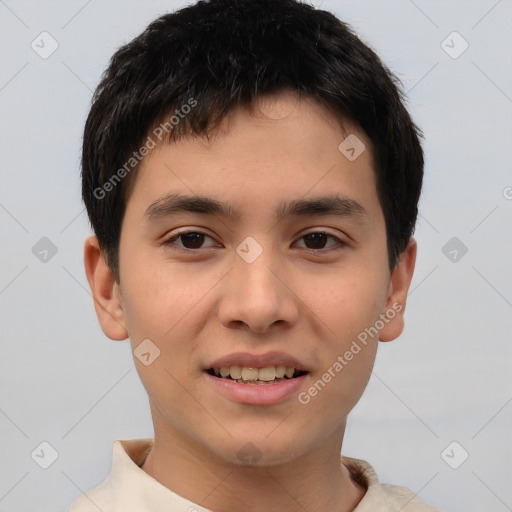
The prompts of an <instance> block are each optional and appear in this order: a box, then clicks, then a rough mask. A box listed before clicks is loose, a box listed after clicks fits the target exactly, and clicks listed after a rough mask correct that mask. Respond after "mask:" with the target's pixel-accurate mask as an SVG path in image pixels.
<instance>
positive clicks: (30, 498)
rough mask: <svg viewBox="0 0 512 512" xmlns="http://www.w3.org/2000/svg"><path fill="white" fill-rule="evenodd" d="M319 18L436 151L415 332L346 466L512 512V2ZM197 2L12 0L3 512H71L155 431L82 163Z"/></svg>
mask: <svg viewBox="0 0 512 512" xmlns="http://www.w3.org/2000/svg"><path fill="white" fill-rule="evenodd" d="M314 3H315V5H322V7H323V8H326V9H328V10H332V11H333V12H335V13H336V14H337V15H338V16H339V17H341V18H342V19H343V20H345V21H347V22H349V23H350V24H352V25H353V26H354V28H355V29H356V31H357V32H358V33H359V34H360V35H361V37H362V38H363V39H364V40H365V41H367V42H368V43H370V44H371V45H372V46H373V47H374V48H375V49H376V50H377V52H378V53H379V54H380V55H381V56H382V58H383V59H384V60H385V62H386V63H387V64H388V65H389V66H390V67H391V68H392V69H393V70H394V71H395V72H397V73H398V75H399V76H400V78H401V79H402V80H403V83H404V87H405V90H406V91H407V92H408V95H409V98H410V110H411V112H412V114H413V117H414V119H415V120H416V121H417V123H418V124H419V125H420V126H421V127H422V129H423V130H424V132H425V136H426V141H425V150H426V177H425V187H424V193H423V197H422V200H421V203H420V207H421V216H420V219H419V223H418V226H417V230H416V234H415V237H416V239H417V241H418V245H419V255H418V261H417V267H416V272H415V277H414V280H413V284H412V286H411V291H410V296H409V300H408V308H407V314H406V329H405V332H404V334H403V335H402V337H401V338H400V339H399V340H397V341H394V342H392V343H388V344H383V343H381V344H380V351H379V353H378V357H377V363H376V366H375V371H374V375H373V376H372V379H371V381H370V383H369V385H368V388H367V391H366V393H365V395H364V397H363V398H362V400H361V402H360V403H359V404H358V405H357V406H356V408H355V410H354V412H353V414H352V415H351V417H350V419H349V426H348V429H347V433H346V437H345V442H344V453H345V454H346V455H349V456H354V457H358V458H363V459H366V460H368V461H370V462H371V463H372V464H373V465H374V467H375V468H376V470H377V472H378V474H379V477H380V479H381V481H383V482H388V483H394V484H398V485H405V486H407V487H409V488H410V489H412V490H413V491H414V492H418V493H419V495H420V496H421V497H422V498H423V499H424V500H426V501H427V502H430V503H432V504H435V505H437V506H439V507H441V508H443V509H444V510H445V511H460V510H465V511H477V510H478V511H481V510H486V511H496V512H501V511H506V510H512V485H511V476H512V448H511V443H510V431H511V425H512V404H511V401H512V383H511V373H512V372H511V361H512V348H511V343H510V333H511V331H512V322H511V318H512V315H511V312H512V310H511V308H512V289H511V277H512V276H511V274H512V272H511V266H510V261H512V257H511V256H512V222H511V212H512V165H511V164H512V162H511V160H512V158H511V156H512V152H511V149H510V148H511V143H510V141H511V140H512V124H511V122H510V120H511V113H512V60H511V54H512V33H511V30H512V28H511V27H512V1H511V0H500V1H496V0H479V1H468V0H464V1H446V0H444V1H434V0H430V1H429V0H415V1H412V0H393V1H369V0H365V1H362V0H358V1H324V2H320V1H317V2H314ZM182 5H185V2H176V1H156V0H153V1H137V2H136V1H122V2H121V1H113V0H90V1H86V0H72V1H69V0H68V1H61V2H51V1H42V0H40V1H23V0H17V1H16V0H0V30H1V40H2V44H1V49H0V59H1V68H0V112H1V127H0V141H1V142H0V144H1V147H0V173H1V175H0V230H1V233H2V238H1V239H2V245H1V249H2V265H1V270H0V308H1V330H2V344H1V357H0V374H1V386H0V435H1V438H2V456H1V458H0V511H3V512H6V511H9V512H18V511H26V510H38V511H40V512H45V511H65V510H66V509H67V506H68V505H69V503H70V502H71V501H72V500H73V499H74V498H76V497H77V496H78V495H79V494H80V492H81V491H84V490H87V489H89V488H91V487H92V486H94V485H96V484H98V483H99V482H100V481H102V480H103V479H104V478H105V477H106V475H107V474H108V472H109V469H110V462H111V449H112V441H113V440H114V439H126V438H135V437H146V436H151V435H152V425H151V419H150V415H149V407H148V404H147V397H146V395H145V392H144V390H143V388H142V385H141V384H140V383H139V380H138V376H137V374H136V371H135V368H134V363H133V361H132V355H131V354H130V349H129V345H128V341H124V342H113V341H110V340H107V339H106V338H105V337H104V336H103V334H102V332H101V330H100V328H99V326H98V324H97V321H96V317H95V313H94V310H93V304H92V299H91V297H90V294H89V290H88V286H87V282H86V279H85V275H84V270H83V264H82V245H83V240H84V238H85V237H86V236H87V234H88V233H89V226H88V223H87V220H86V215H85V213H84V210H83V206H82V204H81V202H80V183H79V165H78V162H79V154H80V145H81V134H82V129H83V124H84V121H85V118H86V115H87V112H88V107H89V104H90V98H91V92H92V90H93V89H94V87H95V86H96V84H97V83H98V80H99V77H100V74H101V72H102V71H103V69H104V68H105V67H106V65H107V63H108V59H109V57H110V56H111V54H112V53H113V52H114V51H115V49H117V48H118V47H119V46H120V45H121V44H123V43H125V42H127V41H128V40H130V39H131V38H132V37H134V36H135V35H137V34H138V33H139V32H140V31H141V30H142V29H143V28H144V27H145V26H146V25H147V24H148V23H149V22H150V21H151V20H152V19H153V18H155V17H156V16H157V15H160V14H163V13H165V12H167V11H172V10H174V9H175V8H177V7H178V6H182ZM43 31H47V32H49V33H50V34H51V36H52V37H53V38H54V39H55V40H56V41H57V43H58V45H59V46H58V49H57V50H56V51H55V52H54V53H53V54H52V55H51V56H49V57H48V58H46V59H43V58H41V57H40V55H39V54H38V53H36V52H35V51H34V50H33V49H32V47H31V43H32V41H34V40H35V42H36V44H39V46H42V43H41V42H40V41H41V37H39V34H40V33H41V32H43ZM453 31H457V32H458V33H459V34H460V36H461V37H462V38H463V39H464V40H465V41H467V43H468V44H469V48H468V49H467V50H466V51H465V52H464V53H462V54H461V55H458V54H459V53H460V51H461V50H462V49H463V48H464V41H463V40H462V39H460V38H459V37H458V36H456V35H455V36H450V37H448V39H446V38H447V36H449V35H450V34H451V33H452V32H453ZM445 40H446V42H445V43H444V44H442V42H443V41H445ZM45 48H46V49H47V50H48V49H49V48H50V40H49V39H47V40H46V42H45ZM445 50H447V51H448V52H449V53H451V54H452V55H451V56H450V55H449V54H448V53H447V51H445ZM454 56H457V58H453V57H454ZM43 237H47V238H48V239H49V240H51V242H52V244H53V245H54V246H55V248H56V249H57V252H56V253H55V254H53V253H52V250H51V249H52V246H48V241H42V242H39V241H40V239H41V238H43ZM453 237H457V240H456V241H455V242H452V243H455V245H453V246H451V245H449V246H448V247H447V248H445V249H443V248H444V247H445V245H446V244H447V242H448V241H449V240H450V239H452V238H453ZM38 242H39V245H36V244H38ZM457 244H458V245H457ZM461 244H464V246H465V247H467V253H466V254H464V255H463V251H461V248H463V247H462V245H461ZM34 246H35V247H36V248H35V249H34V250H33V247H34ZM44 250H49V252H48V253H45V252H44ZM453 250H456V251H457V260H456V261H452V259H453V257H454V256H455V253H453V252H452V253H451V254H450V251H453ZM54 251H55V249H54V250H53V252H54ZM34 253H35V254H34ZM445 253H446V254H445ZM45 258H46V260H45ZM507 433H508V436H507ZM43 441H46V442H47V443H49V444H50V445H51V446H52V447H53V449H54V450H56V452H57V453H58V457H57V459H56V460H55V461H54V462H53V464H51V466H49V467H48V469H43V468H42V467H40V465H41V464H42V465H45V464H48V463H50V462H51V461H52V451H51V449H50V448H49V447H48V446H46V445H43V446H42V447H41V446H40V443H41V442H43ZM452 442H456V443H457V444H455V445H451V446H449V445H450V444H451V443H452ZM447 447H448V449H446V448H447ZM34 450H35V451H34ZM466 452H467V453H468V454H469V457H468V458H467V460H465V461H464V462H462V461H463V460H464V457H465V453H466ZM32 453H34V455H33V456H31V454H32ZM457 466H458V467H457ZM454 467H456V469H454ZM311 512H312V511H311Z"/></svg>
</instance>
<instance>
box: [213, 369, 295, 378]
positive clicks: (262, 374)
mask: <svg viewBox="0 0 512 512" xmlns="http://www.w3.org/2000/svg"><path fill="white" fill-rule="evenodd" d="M213 371H214V372H215V375H217V376H220V377H224V378H227V377H231V378H232V379H234V380H237V379H242V380H246V381H247V380H263V381H266V382H270V381H272V380H275V379H282V378H284V376H286V377H288V378H289V379H291V378H292V377H293V374H294V373H295V368H292V367H286V366H267V367H265V368H250V367H247V366H230V367H227V366H222V367H221V368H214V369H213Z"/></svg>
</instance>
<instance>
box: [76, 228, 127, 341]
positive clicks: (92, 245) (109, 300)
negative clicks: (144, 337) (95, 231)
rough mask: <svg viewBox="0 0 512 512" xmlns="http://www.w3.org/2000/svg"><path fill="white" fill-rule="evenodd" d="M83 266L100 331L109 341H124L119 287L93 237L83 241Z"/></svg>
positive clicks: (125, 334)
mask: <svg viewBox="0 0 512 512" xmlns="http://www.w3.org/2000/svg"><path fill="white" fill-rule="evenodd" d="M84 264H85V273H86V275H87V281H89V286H90V288H91V292H92V297H93V299H94V308H95V309H96V315H97V317H98V320H99V322H100V326H101V329H102V330H103V332H104V333H105V335H106V336H107V337H108V338H110V339H111V340H124V339H126V338H127V337H128V332H127V330H126V323H125V318H124V310H123V303H122V299H121V293H120V289H119V285H118V284H117V283H116V281H115V279H114V275H113V274H112V272H111V271H110V268H109V266H108V265H107V262H106V259H105V257H104V254H103V252H102V251H101V250H100V246H99V243H98V239H97V237H96V236H94V235H93V236H90V237H89V238H87V240H86V241H85V245H84Z"/></svg>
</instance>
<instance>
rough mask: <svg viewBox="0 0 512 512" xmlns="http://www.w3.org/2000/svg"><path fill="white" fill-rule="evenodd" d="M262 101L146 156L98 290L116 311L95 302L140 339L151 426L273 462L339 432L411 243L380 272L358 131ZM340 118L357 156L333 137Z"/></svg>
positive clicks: (401, 292) (384, 328)
mask: <svg viewBox="0 0 512 512" xmlns="http://www.w3.org/2000/svg"><path fill="white" fill-rule="evenodd" d="M258 107H259V110H258V111H257V112H253V113H251V112H249V111H248V110H246V109H243V108H239V109H237V110H235V111H233V113H232V115H231V116H230V117H229V118H228V119H225V120H224V122H223V124H222V126H221V127H220V129H219V130H218V131H217V132H216V133H215V136H214V137H211V138H210V141H207V140H206V139H202V138H188V139H183V140H181V141H179V142H177V143H173V144H170V145H166V146H162V147H159V148H156V149H154V150H153V151H152V152H151V154H150V155H148V156H147V157H146V159H145V160H144V161H143V163H142V166H141V168H140V170H139V172H138V175H137V178H136V181H135V186H134V188H133V192H132V194H131V196H130V198H129V200H128V204H127V208H126V213H125V217H124V220H123V225H122V231H121V241H120V252H119V254H120V258H119V268H120V284H119V285H117V284H113V287H112V290H113V293H112V294H111V295H110V296H109V300H110V302H109V303H105V308H104V309H109V310H110V313H109V315H110V317H115V319H116V322H115V323H116V325H115V326H112V325H113V324H112V318H110V319H109V318H107V317H106V316H105V314H104V313H103V314H101V312H98V314H99V316H100V321H101V322H102V326H103V329H104V331H105V333H106V334H107V335H109V336H110V337H111V338H115V339H121V338H123V336H126V335H128V336H129V337H130V340H131V345H132V349H133V350H134V351H135V353H136V354H137V353H139V355H140V353H141V352H142V353H143V354H145V355H143V357H141V358H140V359H139V357H135V358H134V360H135V364H136V367H137V371H138V373H139V375H140V378H141V380H142V382H143V384H144V386H145V388H146V390H147V393H148V395H149V398H150V403H151V410H152V414H153V420H154V423H155V435H158V434H157V431H160V432H167V433H169V435H172V436H174V438H176V437H178V438H180V439H181V440H182V441H183V442H184V443H188V444H189V445H190V446H194V447H195V449H197V450H202V451H203V452H204V453H208V454H210V455H212V456H215V457H218V458H219V459H223V460H226V461H230V462H234V463H240V462H241V461H243V460H245V459H244V457H247V456H248V457H249V458H251V457H252V459H253V462H254V461H255V460H256V459H258V461H259V462H258V463H261V464H277V463H280V462H286V461H288V460H291V459H293V458H294V457H298V456H300V455H301V454H305V453H307V452H308V451H312V450H315V449H318V448H320V447H321V446H322V445H323V444H325V443H329V442H331V441H332V440H334V439H340V438H341V437H343V431H344V428H345V420H346V416H347V414H348V413H349V411H350V410H351V409H352V408H353V406H354V405H355V404H356V403H357V401H358V399H359V398H360V396H361V394H362V393H363V390H364V388H365V386H366V384H367V382H368V379H369V376H370V373H371V369H372V366H373V363H374V358H375V353H376V349H377V343H378V339H379V337H380V338H381V339H382V340H384V341H388V340H390V339H393V338H394V337H396V336H397V335H398V334H399V332H400V331H401V329H402V324H401V322H402V318H401V317H402V311H401V310H403V306H404V304H405V296H406V291H407V287H408V285H409V282H410V278H411V276H412V268H413V266H414V254H412V253H413V250H412V249H411V250H409V253H407V254H409V256H408V257H407V254H406V257H405V258H404V260H403V261H402V263H400V265H399V266H398V267H397V270H396V271H395V272H394V273H393V275H391V274H390V271H389V268H388V263H387V249H386V231H385V223H384V217H383V213H382V210H381V207H380V204H379V201H378V198H377V190H376V177H375V173H374V170H373V168H372V158H371V142H370V141H369V140H368V138H367V137H366V136H365V134H364V133H362V132H361V131H360V130H358V129H357V128H356V127H355V126H353V125H352V124H350V123H349V122H348V121H347V122H344V129H342V128H341V126H340V124H339V123H338V122H336V121H335V120H334V119H333V118H332V117H331V116H330V114H329V113H328V111H326V110H324V108H323V107H321V106H319V105H318V104H316V103H315V102H314V101H312V100H300V101H299V100H298V99H297V98H296V97H295V96H293V95H292V94H285V93H282V94H280V95H278V96H273V97H268V98H265V99H260V100H259V103H258ZM258 112H260V113H258ZM350 134H353V135H356V136H357V138H358V139H359V140H360V141H361V142H363V143H364V145H365V148H366V149H365V150H364V151H363V152H362V153H361V154H360V156H359V157H358V158H356V159H355V160H353V158H351V159H349V158H347V156H346V155H347V154H348V155H349V156H352V155H351V153H350V151H349V152H348V153H345V154H344V153H343V152H341V151H340V149H339V148H338V147H339V145H340V143H341V142H342V141H344V139H346V137H347V136H348V135H350ZM86 254H87V252H86ZM86 258H87V255H86ZM98 261H99V260H98ZM98 264H101V261H99V263H98ZM88 269H89V270H88V275H91V274H93V273H94V272H93V265H89V267H88ZM105 273H106V271H105ZM90 281H91V279H90ZM93 281H94V278H93ZM110 282H111V281H110ZM91 286H93V285H91ZM98 288H100V287H99V286H96V294H101V292H99V291H98ZM104 288H108V286H106V285H105V286H104ZM105 293H106V292H105ZM107 295H108V294H107ZM100 300H103V299H101V298H100ZM398 304H400V305H398ZM365 329H366V331H365ZM371 329H373V330H371ZM376 330H377V331H379V333H377V334H375V332H376ZM369 332H370V333H372V334H373V336H372V335H369V334H368V333H369ZM364 333H366V336H365V334H364ZM143 340H150V342H148V341H145V342H144V343H145V345H140V344H141V343H142V342H143ZM363 340H364V341H363ZM139 345H140V347H139ZM143 349H144V350H143ZM148 354H149V355H148ZM350 354H351V356H350ZM143 361H144V362H143ZM283 367H284V369H286V368H294V369H295V372H294V374H293V376H292V377H291V378H289V375H292V370H288V372H289V373H288V376H286V374H285V375H284V376H283V375H282V374H283V372H284V371H285V370H284V369H283ZM226 368H229V369H230V374H229V376H228V377H227V378H223V375H225V374H226ZM263 368H265V369H264V370H262V369H263ZM219 371H221V372H222V374H221V375H216V373H219ZM276 373H277V378H276V377H275V375H276ZM233 377H235V378H238V379H242V381H243V382H237V381H235V380H233ZM244 379H245V380H244ZM253 379H258V382H256V381H255V380H253ZM272 379H274V380H272ZM245 382H247V383H245ZM162 435H163V434H162ZM247 443H251V445H248V444H247ZM240 450H242V451H240ZM244 450H245V451H244ZM248 450H249V452H250V451H251V450H253V452H257V456H255V454H254V453H252V454H251V453H246V452H247V451H248ZM338 453H339V452H338Z"/></svg>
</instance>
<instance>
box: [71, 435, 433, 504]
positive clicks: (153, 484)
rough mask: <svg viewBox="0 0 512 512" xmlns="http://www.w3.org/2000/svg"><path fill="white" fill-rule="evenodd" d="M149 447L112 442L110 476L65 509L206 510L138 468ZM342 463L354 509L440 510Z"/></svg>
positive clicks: (367, 469)
mask: <svg viewBox="0 0 512 512" xmlns="http://www.w3.org/2000/svg"><path fill="white" fill-rule="evenodd" d="M152 446H153V439H152V438H147V439H131V440H125V441H114V445H113V461H112V470H111V472H110V475H109V476H108V477H107V478H106V480H105V481H104V482H103V483H102V484H100V485H98V486H97V487H94V488H93V489H91V490H90V491H88V492H87V493H84V494H82V495H81V496H79V497H78V498H77V499H76V500H75V501H74V502H73V503H72V504H71V507H70V508H69V511H68V512H98V511H99V510H100V511H101V512H208V510H207V509H205V508H203V507H200V506H199V505H196V504H195V503H193V502H191V501H189V500H187V499H185V498H183V497H181V496H179V495H178V494H176V493H175V492H173V491H171V490H170V489H168V488H167V487H165V486H163V485H162V484H161V483H159V482H158V481H157V480H155V479H154V478H152V477H151V476H149V475H148V474H147V473H146V472H144V471H143V470H142V469H141V466H142V464H143V463H144V461H145V460H146V457H147V456H148V454H149V452H150V451H151V448H152ZM341 462H342V464H344V465H345V466H346V467H347V468H348V469H349V471H350V473H351V474H352V477H353V478H354V480H355V481H356V482H358V483H359V484H360V485H361V486H362V487H363V488H364V487H366V489H367V490H366V493H365V495H364V497H363V499H362V500H361V501H360V502H359V505H358V506H357V507H356V508H355V510H354V512H399V511H400V512H441V511H440V509H438V508H434V507H430V506H429V505H427V504H426V503H424V502H423V501H422V500H420V499H419V498H418V497H417V496H415V494H414V493H413V492H411V491H410V490H409V489H407V488H406V487H398V486H396V485H388V484H381V483H380V482H379V479H378V478H377V475H376V473H375V471H374V470H373V468H372V467H371V466H370V464H368V462H366V461H364V460H358V459H352V458H350V457H341Z"/></svg>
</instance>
